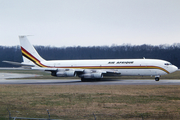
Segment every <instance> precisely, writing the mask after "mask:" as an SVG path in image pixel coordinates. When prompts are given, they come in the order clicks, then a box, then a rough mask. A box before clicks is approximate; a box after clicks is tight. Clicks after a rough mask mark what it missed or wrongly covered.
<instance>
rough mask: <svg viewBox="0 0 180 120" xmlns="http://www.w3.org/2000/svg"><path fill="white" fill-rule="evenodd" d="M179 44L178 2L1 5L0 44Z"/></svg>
mask: <svg viewBox="0 0 180 120" xmlns="http://www.w3.org/2000/svg"><path fill="white" fill-rule="evenodd" d="M19 35H33V36H30V37H29V40H30V42H31V43H32V44H33V45H50V46H57V47H60V46H79V45H80V46H99V45H109V46H111V45H112V44H116V45H122V44H132V45H141V44H152V45H159V44H170V45H171V44H173V43H180V0H0V45H5V46H12V45H19V38H18V36H19Z"/></svg>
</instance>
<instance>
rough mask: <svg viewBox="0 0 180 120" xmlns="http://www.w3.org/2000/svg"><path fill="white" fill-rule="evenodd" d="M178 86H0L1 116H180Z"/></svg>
mask: <svg viewBox="0 0 180 120" xmlns="http://www.w3.org/2000/svg"><path fill="white" fill-rule="evenodd" d="M179 93H180V87H179V86H175V85H170V86H168V85H57V86H56V85H0V116H6V117H7V116H8V112H7V110H6V108H8V109H9V110H10V111H11V112H12V116H19V117H22V116H24V117H43V118H47V117H48V116H47V112H46V109H49V110H50V114H51V118H62V119H83V120H86V119H88V120H91V119H92V120H93V119H94V117H93V113H94V114H95V115H96V118H97V120H101V119H110V120H114V119H122V120H123V119H124V120H138V119H141V118H142V116H143V118H144V119H146V120H148V119H149V120H152V119H161V120H165V119H167V120H168V119H179V118H180V106H179V104H180V94H179Z"/></svg>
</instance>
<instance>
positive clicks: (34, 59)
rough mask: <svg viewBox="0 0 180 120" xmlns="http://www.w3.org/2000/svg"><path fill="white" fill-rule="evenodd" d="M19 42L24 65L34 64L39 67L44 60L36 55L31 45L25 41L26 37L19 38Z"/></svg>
mask: <svg viewBox="0 0 180 120" xmlns="http://www.w3.org/2000/svg"><path fill="white" fill-rule="evenodd" d="M19 40H20V45H21V52H22V56H23V61H24V63H28V64H31V63H34V64H36V65H38V66H40V63H41V62H42V61H45V60H44V59H43V58H42V57H41V56H40V55H39V54H38V52H37V51H36V50H35V48H34V47H33V46H32V45H31V43H30V42H29V40H28V39H27V36H19Z"/></svg>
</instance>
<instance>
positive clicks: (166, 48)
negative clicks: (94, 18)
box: [0, 43, 180, 67]
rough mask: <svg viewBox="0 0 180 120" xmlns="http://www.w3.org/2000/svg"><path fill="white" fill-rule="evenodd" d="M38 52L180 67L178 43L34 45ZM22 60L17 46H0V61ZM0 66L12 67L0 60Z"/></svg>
mask: <svg viewBox="0 0 180 120" xmlns="http://www.w3.org/2000/svg"><path fill="white" fill-rule="evenodd" d="M35 48H36V50H37V51H38V53H39V54H40V55H41V56H42V57H43V58H44V59H46V60H67V59H68V60H73V59H74V60H75V59H136V58H143V57H145V58H151V59H163V60H167V61H170V62H171V63H172V64H174V65H176V66H178V67H180V43H176V44H173V45H158V46H154V45H146V44H144V45H128V44H125V45H120V46H119V45H112V46H92V47H80V46H77V47H51V46H35ZM3 60H7V61H16V62H22V56H21V50H20V47H19V46H13V47H6V46H0V61H3ZM0 67H13V66H12V65H9V64H7V63H2V62H0Z"/></svg>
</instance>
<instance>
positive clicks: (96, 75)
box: [83, 73, 103, 79]
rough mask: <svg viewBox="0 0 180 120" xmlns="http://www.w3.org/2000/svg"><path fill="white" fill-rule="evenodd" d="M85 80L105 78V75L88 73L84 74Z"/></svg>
mask: <svg viewBox="0 0 180 120" xmlns="http://www.w3.org/2000/svg"><path fill="white" fill-rule="evenodd" d="M83 78H92V79H96V78H103V74H102V73H86V74H83Z"/></svg>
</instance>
